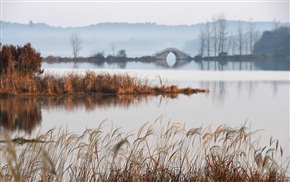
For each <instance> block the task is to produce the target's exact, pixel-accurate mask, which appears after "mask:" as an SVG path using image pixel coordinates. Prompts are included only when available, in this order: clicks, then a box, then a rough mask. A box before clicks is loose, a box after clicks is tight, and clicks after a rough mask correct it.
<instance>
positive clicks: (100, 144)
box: [0, 121, 289, 181]
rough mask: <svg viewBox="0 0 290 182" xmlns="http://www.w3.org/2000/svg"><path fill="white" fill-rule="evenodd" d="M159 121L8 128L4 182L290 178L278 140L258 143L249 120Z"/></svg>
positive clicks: (0, 163) (1, 149)
mask: <svg viewBox="0 0 290 182" xmlns="http://www.w3.org/2000/svg"><path fill="white" fill-rule="evenodd" d="M158 123H159V122H158V121H156V122H155V123H153V124H149V123H146V124H144V125H142V126H141V127H140V128H139V130H138V131H137V132H136V133H122V131H121V129H120V128H117V129H115V128H109V132H105V131H106V130H107V131H108V128H107V126H106V125H108V123H106V122H103V123H101V124H100V125H99V127H98V128H96V129H88V130H86V131H84V132H83V134H81V135H80V136H77V135H75V134H72V133H68V132H67V131H65V130H59V131H58V132H57V131H55V130H50V131H48V132H47V133H45V134H39V135H38V136H37V137H36V138H34V139H33V140H29V139H25V136H23V137H18V138H14V139H11V137H10V136H9V133H7V132H4V131H3V129H2V131H1V134H2V136H1V137H2V138H4V140H3V141H1V142H2V144H1V145H0V153H1V158H0V167H1V171H0V181H287V180H289V178H287V177H288V176H289V164H287V162H289V161H288V160H282V158H283V155H287V154H284V150H285V148H282V146H281V145H280V144H279V141H278V140H273V139H272V138H270V139H269V145H267V146H259V145H258V144H259V141H258V140H257V139H256V138H255V133H256V132H251V131H249V130H248V129H247V128H246V127H245V126H241V127H240V128H232V127H229V126H226V125H222V126H219V127H218V128H216V129H215V130H212V129H211V127H210V126H209V127H205V128H202V127H197V128H190V129H187V128H185V126H184V125H182V124H180V123H168V124H167V125H163V124H160V126H159V124H158ZM3 133H4V134H3ZM20 144H22V145H20Z"/></svg>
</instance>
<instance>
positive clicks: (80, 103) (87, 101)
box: [42, 93, 178, 111]
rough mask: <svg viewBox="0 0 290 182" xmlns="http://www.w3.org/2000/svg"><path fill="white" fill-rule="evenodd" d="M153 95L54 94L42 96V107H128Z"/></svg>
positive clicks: (70, 108)
mask: <svg viewBox="0 0 290 182" xmlns="http://www.w3.org/2000/svg"><path fill="white" fill-rule="evenodd" d="M177 95H178V94H175V93H174V94H168V95H160V96H158V97H163V98H176V97H177ZM153 97H154V96H149V95H147V96H146V95H131V94H129V95H90V96H85V95H79V96H55V97H45V98H42V107H43V108H45V109H51V108H56V107H57V108H63V109H65V110H68V111H74V110H76V109H79V108H85V110H87V111H92V110H94V109H97V108H102V109H106V108H111V107H122V108H129V107H130V106H134V105H137V104H140V103H142V102H148V101H150V99H152V98H153Z"/></svg>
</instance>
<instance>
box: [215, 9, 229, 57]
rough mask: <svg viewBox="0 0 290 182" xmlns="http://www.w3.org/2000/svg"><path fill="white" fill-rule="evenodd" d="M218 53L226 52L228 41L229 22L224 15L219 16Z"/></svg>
mask: <svg viewBox="0 0 290 182" xmlns="http://www.w3.org/2000/svg"><path fill="white" fill-rule="evenodd" d="M217 23H218V41H219V44H218V53H221V52H224V50H225V45H226V40H227V34H228V31H227V28H228V27H227V26H228V25H227V20H226V17H225V15H224V14H223V13H222V14H220V15H219V16H218V20H217Z"/></svg>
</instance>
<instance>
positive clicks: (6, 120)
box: [0, 97, 42, 133]
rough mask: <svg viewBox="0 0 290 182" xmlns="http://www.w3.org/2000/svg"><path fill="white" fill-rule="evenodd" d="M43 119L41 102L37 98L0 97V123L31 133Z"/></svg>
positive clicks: (7, 127)
mask: <svg viewBox="0 0 290 182" xmlns="http://www.w3.org/2000/svg"><path fill="white" fill-rule="evenodd" d="M41 121H42V115H41V108H40V103H39V102H38V100H37V98H31V97H13V98H5V99H0V125H1V126H3V127H4V128H6V129H8V130H10V131H15V130H24V131H25V132H27V133H31V132H32V130H33V129H34V128H35V127H36V126H37V125H38V124H40V122H41Z"/></svg>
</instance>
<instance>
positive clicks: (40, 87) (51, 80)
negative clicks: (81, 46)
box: [0, 71, 207, 96]
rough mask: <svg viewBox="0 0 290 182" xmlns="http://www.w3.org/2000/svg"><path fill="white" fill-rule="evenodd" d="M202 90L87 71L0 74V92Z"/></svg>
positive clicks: (159, 92) (161, 91) (57, 92)
mask: <svg viewBox="0 0 290 182" xmlns="http://www.w3.org/2000/svg"><path fill="white" fill-rule="evenodd" d="M206 91H207V90H204V89H193V88H184V89H180V88H178V87H177V86H175V85H171V86H165V85H161V86H150V85H149V84H148V80H143V81H142V80H140V79H137V78H134V77H131V76H129V75H126V74H124V75H116V74H114V75H111V74H108V73H103V74H96V73H94V72H91V71H88V72H86V73H85V75H84V76H82V75H80V74H76V73H69V74H68V75H66V76H57V75H53V74H45V75H38V76H31V75H24V76H23V75H20V74H18V73H17V72H15V73H11V74H4V75H1V76H0V96H1V95H63V94H67V95H82V94H100V93H101V94H113V95H120V94H135V95H136V94H147V95H160V94H169V93H171V94H180V93H181V94H187V95H190V94H193V93H198V92H206Z"/></svg>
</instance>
